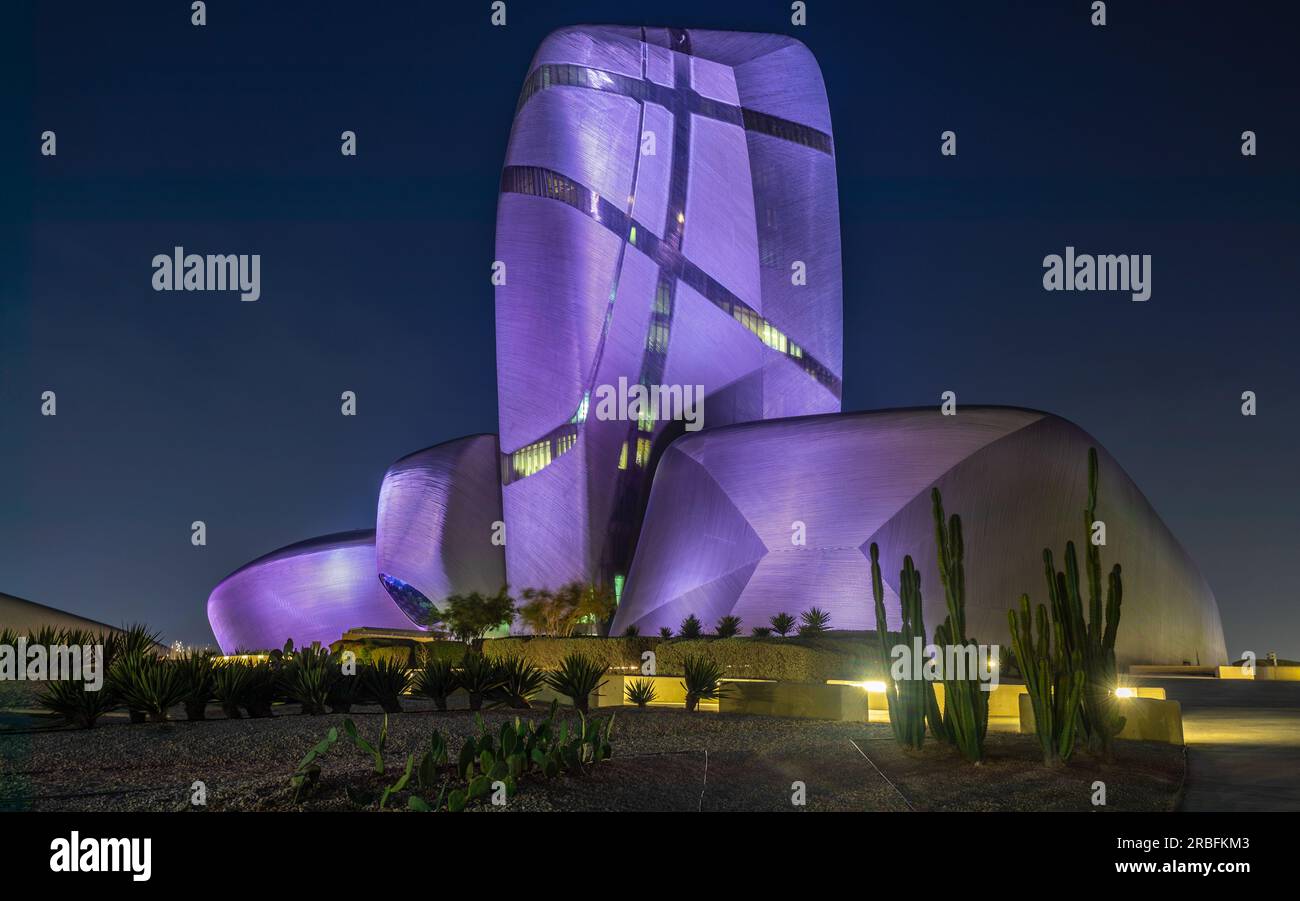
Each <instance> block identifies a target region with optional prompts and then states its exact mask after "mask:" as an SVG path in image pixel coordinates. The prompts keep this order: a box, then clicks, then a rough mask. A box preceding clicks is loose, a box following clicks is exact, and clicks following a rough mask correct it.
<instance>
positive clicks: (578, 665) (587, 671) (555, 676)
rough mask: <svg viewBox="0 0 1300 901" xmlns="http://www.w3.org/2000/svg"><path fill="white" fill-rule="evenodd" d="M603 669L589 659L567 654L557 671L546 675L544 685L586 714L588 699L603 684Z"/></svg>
mask: <svg viewBox="0 0 1300 901" xmlns="http://www.w3.org/2000/svg"><path fill="white" fill-rule="evenodd" d="M605 669H606V667H605V666H604V664H601V663H597V662H596V661H595V660H592V659H591V658H590V657H585V656H583V655H582V654H576V653H573V654H567V655H565V657H564V659H563V660H561V661H560V668H559V669H557V670H556V671H555V672H553V673H547V674H546V683H547V684H548V685H550V686H551V688H553V689H555V690H556V691H557V692H559V693H560V694H562V695H566V696H567V697H569V698H570V699H572V701H573V706H574V707H576V708H577V709H578V711H579V712H580V713H586V712H587V709H588V704H587V699H588V697H589V696H590V695H591V693H592V692H593V691H595V690H597V689H598V688H600V686H602V685H604V684H605V683H604V682H602V681H601V678H600V677H601V676H603V675H605Z"/></svg>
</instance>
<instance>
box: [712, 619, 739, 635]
mask: <svg viewBox="0 0 1300 901" xmlns="http://www.w3.org/2000/svg"><path fill="white" fill-rule="evenodd" d="M740 625H741V619H740V617H739V616H724V617H722V619H720V620H718V624H717V625H716V626H714V627H713V629H714V632H716V633H717V636H718V637H719V638H731V637H733V636H735V635H739V634H740Z"/></svg>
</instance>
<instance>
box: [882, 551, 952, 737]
mask: <svg viewBox="0 0 1300 901" xmlns="http://www.w3.org/2000/svg"><path fill="white" fill-rule="evenodd" d="M871 593H872V596H873V597H874V599H875V602H876V638H877V640H878V641H879V643H880V668H881V670H882V671H883V672H884V674H885V685H886V690H885V702H886V703H887V704H888V705H889V725H890V728H892V729H893V730H894V738H895V739H896V740H897V741H898V743H899V744H900V745H902V746H903V747H905V748H911V749H913V750H919V749H920V747H921V745H922V744H924V743H925V720H926V716H927V714H929V712H930V710H931V708H934V711H935V712H936V713H937V711H938V702H937V701H936V700H935V697H934V686H933V685H931V684H930V683H929V682H926V681H925V680H923V679H913V678H905V679H895V678H894V676H893V667H892V666H891V659H890V649H889V643H888V640H887V639H886V638H885V631H886V623H885V586H884V582H883V580H882V579H881V577H880V548H879V547H877V546H876V543H875V542H872V543H871ZM898 595H899V598H900V600H901V605H900V606H901V609H902V616H903V627H902V637H901V639H900V641H901V642H902V644H903V645H904V646H906V647H907V648H908V650H909V651H910V650H911V649H912V648H913V639H915V638H920V639H921V643H922V644H924V643H925V620H924V618H923V617H922V614H921V575H920V573H918V572H917V571H916V567H915V566H913V565H912V558H911V557H904V558H903V571H902V572H901V573H899V576H898ZM908 675H909V676H910V675H911V674H910V673H909V674H908ZM931 722H932V723H934V722H938V720H937V718H935V719H932V720H931Z"/></svg>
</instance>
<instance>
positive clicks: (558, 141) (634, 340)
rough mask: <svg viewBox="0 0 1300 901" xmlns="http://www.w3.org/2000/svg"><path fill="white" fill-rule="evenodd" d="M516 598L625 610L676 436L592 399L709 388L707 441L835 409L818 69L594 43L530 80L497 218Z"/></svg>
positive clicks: (621, 36) (639, 31) (559, 45)
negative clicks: (611, 590)
mask: <svg viewBox="0 0 1300 901" xmlns="http://www.w3.org/2000/svg"><path fill="white" fill-rule="evenodd" d="M496 259H497V260H498V261H499V262H500V263H502V264H504V270H502V272H503V275H504V284H501V285H499V286H498V287H497V288H496V326H497V370H498V385H497V391H498V399H499V407H500V441H501V451H502V457H501V463H502V484H503V508H504V514H505V521H506V524H507V530H508V538H507V543H506V571H507V576H508V578H509V581H510V584H511V585H512V586H513V587H514V588H515V589H516V590H518V589H521V588H524V587H547V586H549V587H554V586H556V585H558V584H561V583H563V582H565V581H568V580H571V579H583V580H595V581H600V582H603V583H605V584H612V585H613V586H614V587H615V589H616V590H620V589H621V586H622V582H623V579H624V578H625V576H626V574H627V572H628V569H629V566H630V564H631V558H632V552H633V549H634V548H635V545H636V539H637V535H638V531H639V529H640V523H641V517H642V514H643V511H644V509H645V503H646V499H647V496H648V492H649V485H650V477H651V475H652V473H653V471H654V468H655V466H656V464H657V462H658V459H659V456H660V454H661V453H662V452H663V449H664V448H665V447H666V446H667V444H668V443H669V442H671V441H672V440H673V439H674V438H676V437H678V436H679V435H681V434H682V433H683V431H684V428H683V423H682V422H681V421H656V420H654V419H653V418H649V417H643V418H641V419H639V420H636V421H627V420H624V419H613V420H606V419H601V418H598V417H597V416H596V415H595V403H594V395H595V394H596V392H597V390H598V389H599V388H600V387H601V386H613V385H616V384H617V383H618V380H619V379H620V378H625V379H627V381H628V383H630V384H632V385H636V384H638V383H639V384H641V385H644V386H647V387H651V386H697V385H698V386H702V388H703V392H704V406H703V410H704V415H703V424H704V425H705V426H706V427H713V426H718V425H724V424H728V423H736V422H746V421H753V420H760V419H769V418H776V417H786V416H798V415H803V414H810V413H828V412H838V411H839V409H840V374H841V372H842V353H841V332H842V310H841V286H840V239H839V207H838V203H837V199H836V182H835V158H834V145H833V142H832V139H831V127H830V113H829V109H828V107H827V102H826V91H825V87H824V86H823V84H822V78H821V73H820V70H819V69H818V66H817V63H816V61H815V60H814V59H813V56H812V54H811V53H810V52H809V51H808V49H807V48H806V47H804V46H803V45H802V44H801V43H799V42H798V41H796V40H794V39H792V38H788V37H784V36H780V35H763V34H741V33H730V32H713V31H684V30H679V29H664V28H621V27H604V26H600V27H596V26H590V27H588V26H582V27H575V28H569V29H564V30H561V31H557V32H555V33H553V34H551V35H550V36H549V37H547V39H546V40H545V41H544V42H543V44H542V46H541V48H540V49H539V50H538V51H537V55H536V57H535V58H534V60H533V64H532V67H531V69H530V71H529V74H528V77H527V78H526V79H525V81H524V87H523V91H522V92H521V94H520V98H519V105H518V108H517V109H516V112H515V119H514V125H513V128H512V130H511V135H510V144H509V148H508V150H507V153H506V165H505V169H504V171H503V173H502V177H501V197H500V202H499V206H498V214H497V250H496Z"/></svg>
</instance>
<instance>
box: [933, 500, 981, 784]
mask: <svg viewBox="0 0 1300 901" xmlns="http://www.w3.org/2000/svg"><path fill="white" fill-rule="evenodd" d="M930 498H931V501H932V502H933V503H932V512H933V515H934V533H935V544H936V547H937V550H938V557H939V581H940V582H941V583H942V584H943V593H944V597H945V598H946V600H947V603H948V617H947V619H945V620H944V621H943V624H942V625H940V626H939V627H938V628H936V629H935V630H934V642H935V644H937V645H938V646H939V647H940V649H941V650H940V653H943V654H944V656H945V658H947V657H949V656H950V655H948V654H946V653H944V651H945V650H946V649H948V648H953V649H961V648H969V653H967V655H966V658H965V659H966V661H967V664H968V665H967V666H966V667H964V669H965V672H956V671H952V669H951V668H950V667H949V666H948V662H949V660H947V659H945V660H944V666H943V698H944V700H943V725H944V730H945V731H946V733H947V736H948V738H949V740H950V741H952V743H953V744H955V745H956V746H957V747H958V749H960V750H961V752H962V753H963V754H965V755H966V759H967V760H972V761H975V762H976V763H978V762H979V761H980V760H982V759H983V758H984V735H985V733H986V732H987V731H988V725H989V697H988V693H987V692H985V691H984V690H983V688H982V687H981V684H980V680H979V673H978V669H977V667H975V666H973V665H971V662H972V661H974V660H976V659H978V646H977V645H976V643H975V640H974V639H973V638H970V637H969V636H967V635H966V568H965V563H964V560H963V558H964V556H965V553H966V549H965V545H964V544H963V542H962V534H961V517H960V516H958V515H957V514H955V513H954V514H953V515H952V518H951V519H948V520H947V521H946V522H945V519H944V513H943V497H942V496H941V495H940V494H939V489H938V488H934V489H932V490H931V492H930ZM951 656H952V657H956V656H957V654H955V653H954V654H952V655H951Z"/></svg>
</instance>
